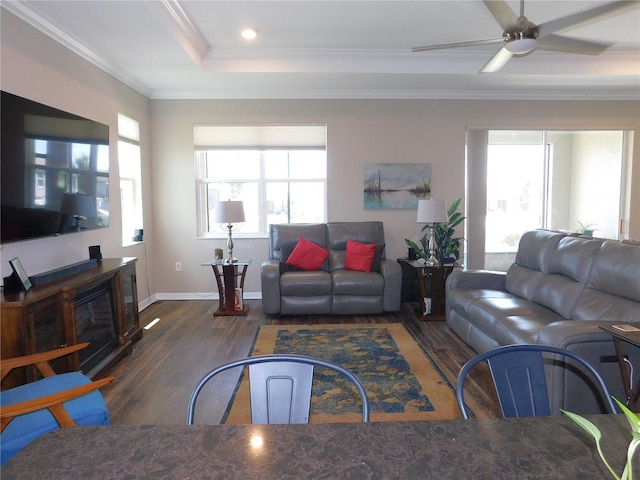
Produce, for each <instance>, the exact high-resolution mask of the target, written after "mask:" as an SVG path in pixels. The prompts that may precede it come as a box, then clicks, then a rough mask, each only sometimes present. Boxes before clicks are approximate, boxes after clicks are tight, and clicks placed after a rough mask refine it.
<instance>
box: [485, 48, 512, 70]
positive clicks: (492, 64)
mask: <svg viewBox="0 0 640 480" xmlns="http://www.w3.org/2000/svg"><path fill="white" fill-rule="evenodd" d="M512 56H513V53H511V52H510V51H509V50H507V48H506V47H502V48H501V49H500V50H498V51H497V52H496V54H495V55H494V56H493V57H491V58H490V59H489V61H488V62H487V63H486V64H485V65H484V67H482V68H481V69H480V73H493V72H497V71H498V70H500V69H501V68H502V67H504V66H505V65H506V64H507V62H508V61H509V59H510V58H511V57H512Z"/></svg>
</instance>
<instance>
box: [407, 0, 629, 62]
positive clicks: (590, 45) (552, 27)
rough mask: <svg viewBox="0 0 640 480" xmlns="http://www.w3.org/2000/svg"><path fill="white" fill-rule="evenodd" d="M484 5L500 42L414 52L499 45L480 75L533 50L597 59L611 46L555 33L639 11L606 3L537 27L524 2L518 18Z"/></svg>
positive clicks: (500, 2) (497, 3)
mask: <svg viewBox="0 0 640 480" xmlns="http://www.w3.org/2000/svg"><path fill="white" fill-rule="evenodd" d="M483 3H484V4H485V6H486V7H487V9H488V10H489V12H490V13H491V15H492V16H493V17H494V19H495V20H496V22H498V24H499V25H500V26H501V27H502V29H503V31H504V32H503V34H502V38H501V39H495V40H472V41H467V42H456V43H447V44H443V45H427V46H424V47H415V48H413V49H412V50H413V51H414V52H423V51H429V50H439V49H443V48H459V47H470V46H477V45H487V44H490V43H501V42H502V47H501V48H500V49H499V50H498V51H497V52H496V53H495V54H494V55H493V56H492V57H491V58H490V59H489V61H488V62H487V63H486V64H485V65H484V67H482V69H481V70H480V73H493V72H497V71H498V70H500V69H501V68H502V67H504V66H505V65H506V64H507V62H508V61H509V60H510V59H511V57H512V56H514V55H516V56H524V55H526V54H527V53H531V52H533V51H534V50H535V49H536V47H538V46H539V47H540V48H544V49H546V50H554V51H558V52H567V53H577V54H580V55H598V54H600V53H602V52H603V51H604V50H606V49H607V48H608V47H610V46H611V44H604V43H598V42H592V41H585V40H577V39H573V38H568V37H562V36H560V35H554V33H555V32H557V31H565V30H569V29H571V28H577V27H582V26H585V25H589V24H592V23H595V22H598V21H600V20H604V19H605V18H607V17H609V16H612V15H619V14H621V13H622V12H623V11H626V10H629V9H631V8H638V6H639V5H640V2H638V1H637V0H636V1H625V0H620V1H616V2H611V3H607V4H605V5H601V6H599V7H596V8H592V9H590V10H586V11H584V12H579V13H575V14H573V15H568V16H566V17H561V18H558V19H555V20H551V21H549V22H545V23H541V24H540V25H536V24H535V23H533V22H530V21H529V20H528V19H527V17H525V16H524V0H520V15H516V14H515V13H514V12H513V10H511V8H510V7H509V5H507V3H506V2H505V1H504V0H483Z"/></svg>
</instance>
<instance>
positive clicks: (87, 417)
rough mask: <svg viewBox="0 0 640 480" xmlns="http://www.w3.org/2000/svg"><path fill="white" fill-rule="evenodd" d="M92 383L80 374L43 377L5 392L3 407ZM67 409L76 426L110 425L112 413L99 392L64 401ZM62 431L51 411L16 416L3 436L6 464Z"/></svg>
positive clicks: (3, 453) (0, 398) (3, 451)
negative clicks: (34, 442)
mask: <svg viewBox="0 0 640 480" xmlns="http://www.w3.org/2000/svg"><path fill="white" fill-rule="evenodd" d="M89 383H91V380H90V379H89V378H88V377H86V376H85V375H83V374H82V373H80V372H69V373H62V374H59V375H55V376H52V377H47V378H43V379H41V380H38V381H37V382H34V383H28V384H26V385H20V386H18V387H15V388H12V389H9V390H4V391H3V392H2V395H1V396H0V403H1V404H2V406H6V405H13V404H15V403H20V402H25V401H27V400H33V399H35V398H40V397H44V396H46V395H52V394H54V393H59V392H62V391H64V390H68V389H70V388H74V387H79V386H82V385H87V384H89ZM63 405H64V408H65V410H66V411H67V413H69V415H70V416H71V418H72V419H73V421H74V422H75V423H76V425H108V424H109V411H108V409H107V405H106V403H105V401H104V399H103V397H102V395H101V394H100V392H98V391H93V392H90V393H88V394H86V395H83V396H82V397H78V398H75V399H73V400H69V401H67V402H64V404H63ZM59 428H60V425H58V422H57V420H56V419H55V417H54V416H53V415H52V414H51V412H50V411H49V410H48V409H44V410H37V411H35V412H31V413H27V414H25V415H19V416H17V417H15V418H14V419H13V420H12V421H11V422H9V424H8V425H7V427H6V428H5V429H4V431H3V432H2V435H1V436H0V438H1V440H2V444H1V447H0V452H1V453H2V463H4V462H5V461H7V460H8V459H9V458H11V457H12V456H13V455H15V454H16V453H17V452H18V451H20V450H21V449H22V448H23V447H24V446H26V445H27V444H28V443H29V442H31V441H32V440H34V439H36V438H38V437H39V436H41V435H44V434H45V433H47V432H51V431H53V430H57V429H59Z"/></svg>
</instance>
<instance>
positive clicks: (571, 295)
mask: <svg viewBox="0 0 640 480" xmlns="http://www.w3.org/2000/svg"><path fill="white" fill-rule="evenodd" d="M600 245H602V240H592V239H585V238H578V237H565V238H562V239H560V241H559V242H558V246H557V247H556V249H555V251H554V252H553V255H552V257H551V261H550V262H549V269H548V274H547V275H545V276H544V277H543V278H542V279H541V281H540V282H539V283H538V285H537V286H536V288H535V291H534V293H533V297H532V299H533V301H534V302H537V303H539V304H541V305H544V306H546V307H549V308H550V309H552V310H553V311H554V312H557V313H559V314H560V315H562V316H563V317H564V318H567V319H568V318H571V313H572V311H573V309H574V307H575V305H576V303H577V301H578V298H579V297H580V294H581V293H582V291H583V290H584V287H585V285H586V281H587V279H588V278H589V272H590V271H591V265H592V264H593V260H594V258H595V256H596V253H597V252H598V250H599V249H600Z"/></svg>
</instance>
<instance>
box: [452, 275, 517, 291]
mask: <svg viewBox="0 0 640 480" xmlns="http://www.w3.org/2000/svg"><path fill="white" fill-rule="evenodd" d="M506 278H507V274H506V273H505V272H493V271H490V270H453V272H451V273H450V274H449V276H448V277H447V282H446V287H445V289H446V290H454V289H456V288H484V289H488V290H504V289H505V279H506Z"/></svg>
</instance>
